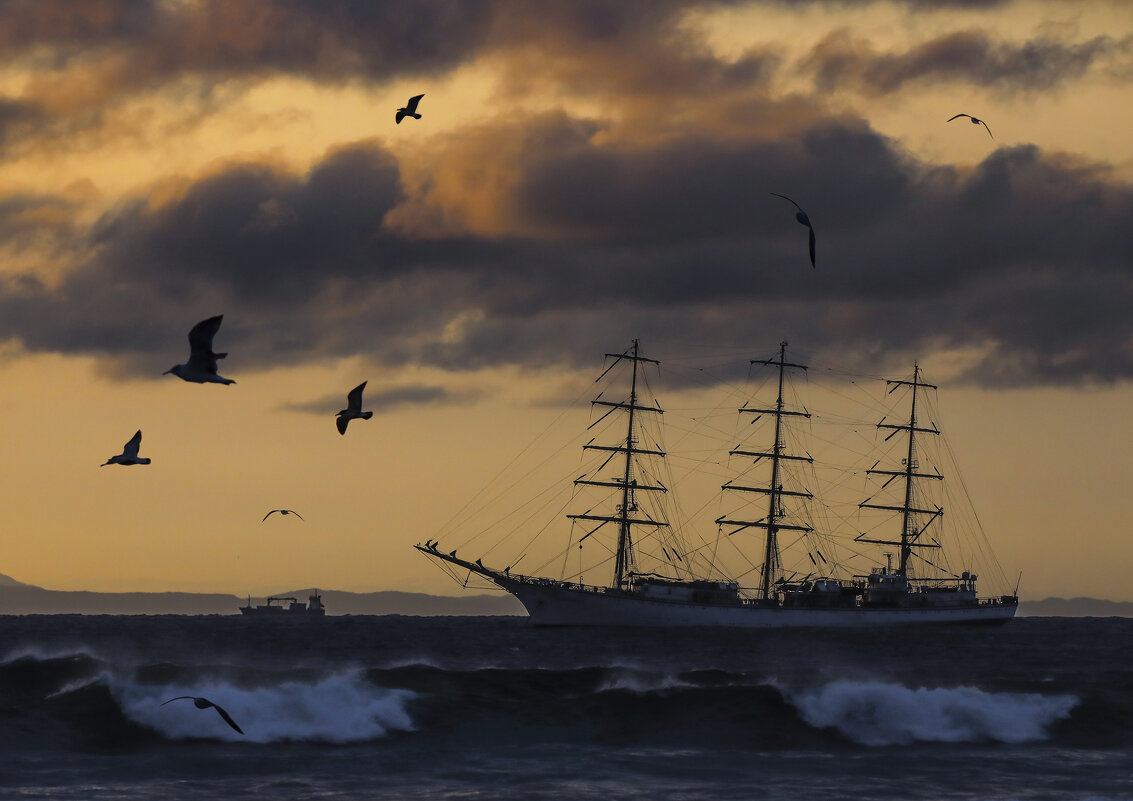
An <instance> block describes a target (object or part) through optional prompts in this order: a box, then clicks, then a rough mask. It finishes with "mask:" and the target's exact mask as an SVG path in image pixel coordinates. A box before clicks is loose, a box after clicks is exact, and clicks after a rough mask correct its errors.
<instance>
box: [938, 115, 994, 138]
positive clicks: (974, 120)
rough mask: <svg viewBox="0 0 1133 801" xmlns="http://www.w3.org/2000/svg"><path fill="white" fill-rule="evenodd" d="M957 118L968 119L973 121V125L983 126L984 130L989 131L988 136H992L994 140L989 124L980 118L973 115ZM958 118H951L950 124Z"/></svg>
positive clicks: (949, 119)
mask: <svg viewBox="0 0 1133 801" xmlns="http://www.w3.org/2000/svg"><path fill="white" fill-rule="evenodd" d="M956 117H967V118H968V119H969V120H971V121H972V125H982V126H983V127H984V128H986V129H987V135H988V136H991V138H992V139H994V138H995V137H994V136H992V133H991V128H988V127H987V123H986V122H984V121H983V120H981V119H979V118H978V117H973V116H972V115H971V114H957V115H956ZM956 117H949V118H948V122H952V120H954V119H956Z"/></svg>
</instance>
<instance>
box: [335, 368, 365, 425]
mask: <svg viewBox="0 0 1133 801" xmlns="http://www.w3.org/2000/svg"><path fill="white" fill-rule="evenodd" d="M367 383H368V382H366V381H363V382H362V383H361V384H359V385H358V386H356V387H354V389H352V390H350V394H349V395H347V396H346V408H345V409H343V410H342V411H341V412H339V413H338V419H337V420H335V421H334V422H335V425H337V426H338V433H339V434H345V433H346V426H347V425H349V424H350V421H351V420H353V419H354V418H356V417H360V418H362V419H363V420H369V419H370V418H371V417H373V416H374V413H373V412H364V411H362V390H364V389H365V388H366V384H367Z"/></svg>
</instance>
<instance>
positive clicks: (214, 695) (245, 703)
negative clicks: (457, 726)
mask: <svg viewBox="0 0 1133 801" xmlns="http://www.w3.org/2000/svg"><path fill="white" fill-rule="evenodd" d="M110 691H111V693H112V695H113V696H114V698H115V700H117V702H118V704H119V706H120V707H121V708H122V712H123V713H124V714H125V715H126V717H127V718H129V719H130V720H132V721H133V722H135V723H139V724H142V725H144V726H148V727H149V728H152V729H154V730H156V731H158V732H159V733H161V734H162V735H163V736H165V737H167V738H170V739H185V738H208V739H223V740H241V741H247V740H250V741H252V742H259V743H269V742H279V741H284V740H295V741H314V742H328V743H348V742H358V741H365V740H374V739H377V738H380V737H384V736H386V735H387V734H388V733H389V732H390V731H410V730H412V729H413V723H412V721H411V720H410V718H409V714H408V712H407V711H406V703H407V702H408V701H409V700H410V699H411V698H412V697H413V693H411V692H409V691H407V690H389V689H385V688H382V687H376V686H374V685H373V684H370V683H368V682H366V681H365V680H364V679H361V678H359V677H357V676H353V675H334V676H329V677H327V678H324V679H322V680H321V681H318V682H316V683H310V684H308V683H299V682H286V683H282V684H277V685H274V686H271V687H259V688H243V687H237V686H234V685H232V684H228V683H223V682H216V683H211V684H193V685H191V686H190V685H185V684H168V685H140V684H135V683H132V682H115V681H112V682H111V683H110ZM180 695H194V696H203V697H205V698H208V699H209V700H211V701H213V702H214V703H216V704H219V705H220V706H222V707H224V709H225V710H226V711H227V712H228V714H229V715H231V716H232V718H233V719H234V720H235V721H236V722H237V723H238V724H239V725H240V727H241V728H242V729H243V730H244V732H245V735H244V736H241V735H240V734H238V733H236V732H235V731H233V730H232V729H230V728H229V727H228V726H227V725H226V724H225V723H224V721H223V720H221V719H220V717H219V716H218V715H217V714H216V712H215V710H212V709H197V708H196V707H195V706H194V705H193V704H192V702H191V701H182V702H178V703H174V704H169V705H168V706H161V703H162V702H163V701H166V700H168V699H170V698H174V697H176V696H180Z"/></svg>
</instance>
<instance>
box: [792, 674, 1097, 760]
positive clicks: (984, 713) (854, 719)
mask: <svg viewBox="0 0 1133 801" xmlns="http://www.w3.org/2000/svg"><path fill="white" fill-rule="evenodd" d="M784 695H785V696H786V697H787V700H788V701H789V702H790V703H791V704H793V705H794V706H795V708H797V709H798V710H799V713H800V714H801V715H802V718H803V719H804V720H805V721H806V722H807V723H809V724H810V725H812V726H818V727H827V726H832V727H834V728H836V729H837V730H838V731H840V732H842V733H843V734H844V735H846V736H847V737H849V738H850V739H852V740H854V741H855V742H858V743H862V744H863V745H902V744H907V743H912V742H917V741H921V742H949V743H956V742H979V741H986V740H994V741H998V742H1003V743H1024V742H1031V741H1035V740H1044V739H1046V737H1047V732H1046V729H1047V727H1048V726H1049V725H1050V724H1051V723H1053V722H1054V721H1056V720H1059V719H1061V718H1064V717H1066V716H1067V715H1069V714H1070V710H1071V709H1073V708H1074V706H1075V705H1076V704H1077V703H1078V699H1077V698H1075V697H1074V696H1072V695H1035V694H1021V693H989V692H984V691H983V690H978V689H976V688H974V687H950V688H936V689H928V688H925V687H921V688H918V689H915V690H914V689H910V688H908V687H905V686H903V685H900V684H889V683H885V682H857V681H835V682H832V683H830V684H826V685H824V686H822V687H818V688H811V689H805V690H797V691H791V690H787V689H784Z"/></svg>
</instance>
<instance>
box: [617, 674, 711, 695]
mask: <svg viewBox="0 0 1133 801" xmlns="http://www.w3.org/2000/svg"><path fill="white" fill-rule="evenodd" d="M690 686H692V685H690V684H689V683H688V682H686V681H681V680H680V679H678V678H676V677H675V676H670V675H668V674H658V673H647V672H643V671H639V670H629V669H620V670H612V671H610V674H609V675H607V676H606V677H605V679H603V681H602V683H601V684H599V685H598V689H597V692H600V693H601V692H606V691H608V690H629V691H630V692H633V693H651V692H656V691H658V690H671V689H673V688H676V687H690Z"/></svg>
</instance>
